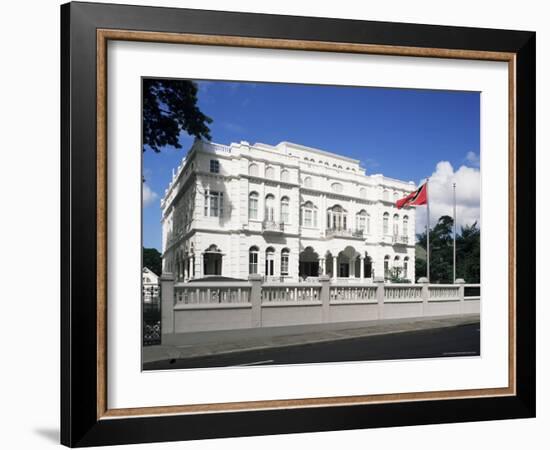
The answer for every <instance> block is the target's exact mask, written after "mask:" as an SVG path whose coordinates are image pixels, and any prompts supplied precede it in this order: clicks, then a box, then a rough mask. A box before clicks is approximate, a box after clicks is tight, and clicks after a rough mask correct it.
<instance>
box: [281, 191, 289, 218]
mask: <svg viewBox="0 0 550 450" xmlns="http://www.w3.org/2000/svg"><path fill="white" fill-rule="evenodd" d="M281 222H283V223H289V222H290V201H289V200H288V197H283V198H282V199H281Z"/></svg>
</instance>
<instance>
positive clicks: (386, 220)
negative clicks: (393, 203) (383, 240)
mask: <svg viewBox="0 0 550 450" xmlns="http://www.w3.org/2000/svg"><path fill="white" fill-rule="evenodd" d="M389 222H390V215H389V214H388V213H387V212H386V213H384V216H383V220H382V230H383V231H382V232H383V233H384V234H388V233H389V232H390V223H389Z"/></svg>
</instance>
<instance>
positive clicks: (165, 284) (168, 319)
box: [160, 272, 175, 341]
mask: <svg viewBox="0 0 550 450" xmlns="http://www.w3.org/2000/svg"><path fill="white" fill-rule="evenodd" d="M160 286H161V288H160V301H161V330H162V339H163V341H164V335H166V334H172V333H174V331H175V330H174V303H175V298H174V275H173V274H171V273H166V272H165V273H163V274H162V275H161V277H160Z"/></svg>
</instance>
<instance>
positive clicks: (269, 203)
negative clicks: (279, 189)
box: [264, 194, 275, 222]
mask: <svg viewBox="0 0 550 450" xmlns="http://www.w3.org/2000/svg"><path fill="white" fill-rule="evenodd" d="M264 220H265V221H268V222H275V197H274V196H273V195H271V194H268V195H267V196H266V197H265V216H264Z"/></svg>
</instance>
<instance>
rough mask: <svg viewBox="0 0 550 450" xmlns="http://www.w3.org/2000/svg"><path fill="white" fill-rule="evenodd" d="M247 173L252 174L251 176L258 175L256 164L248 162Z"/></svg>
mask: <svg viewBox="0 0 550 450" xmlns="http://www.w3.org/2000/svg"><path fill="white" fill-rule="evenodd" d="M248 175H252V176H253V177H257V176H258V164H250V165H249V166H248Z"/></svg>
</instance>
